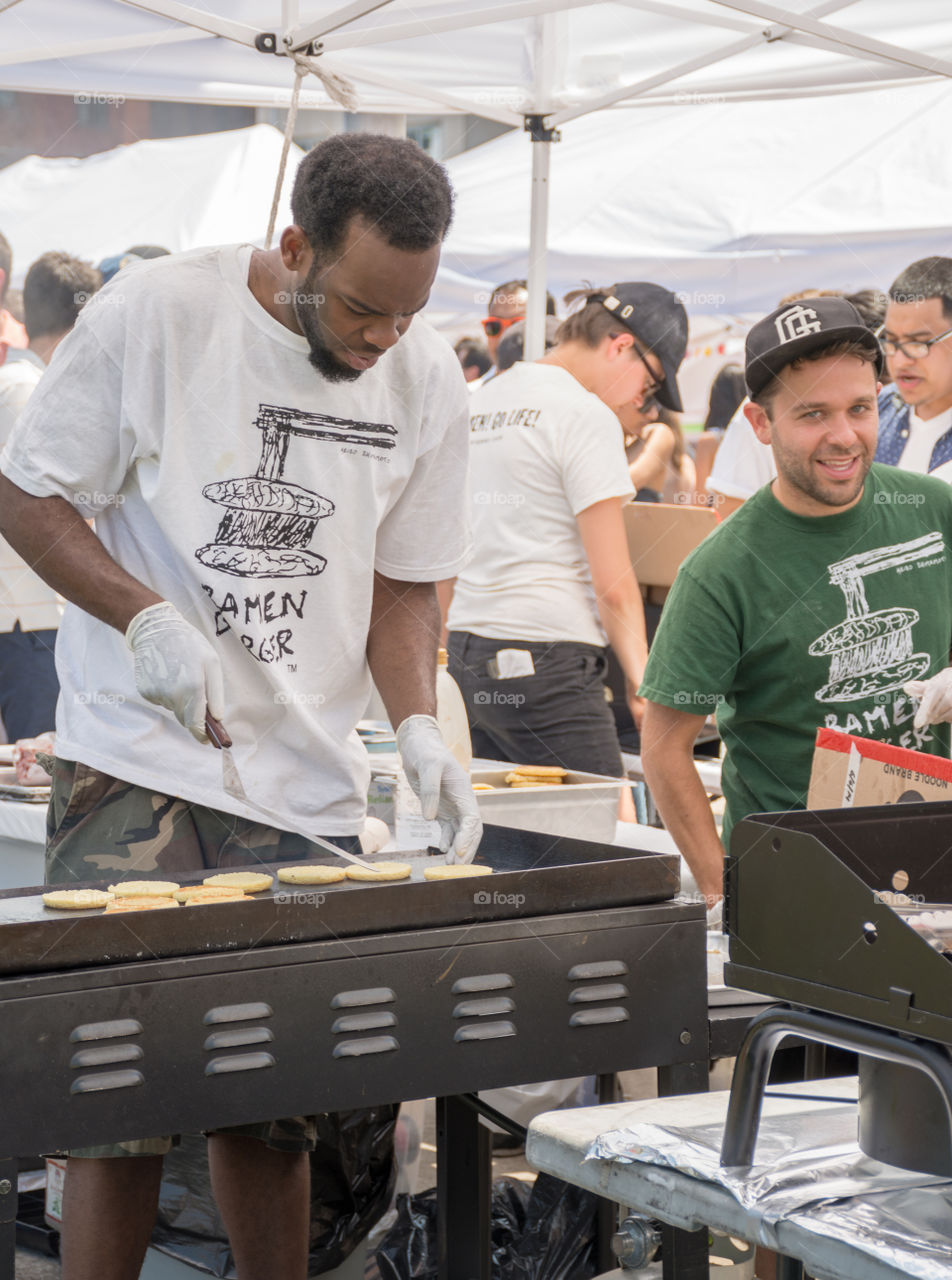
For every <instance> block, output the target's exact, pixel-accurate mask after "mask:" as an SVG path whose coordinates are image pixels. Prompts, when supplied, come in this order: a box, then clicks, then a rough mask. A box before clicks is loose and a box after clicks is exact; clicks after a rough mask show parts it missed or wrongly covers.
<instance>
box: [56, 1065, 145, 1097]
mask: <svg viewBox="0 0 952 1280" xmlns="http://www.w3.org/2000/svg"><path fill="white" fill-rule="evenodd" d="M144 1082H145V1076H144V1075H143V1074H142V1072H141V1071H97V1072H96V1074H95V1075H92V1076H77V1077H76V1079H75V1080H74V1081H73V1083H72V1084H71V1085H70V1086H69V1091H70V1093H71V1094H76V1093H104V1092H105V1091H106V1090H109V1089H131V1088H133V1087H134V1086H135V1085H138V1084H143V1083H144Z"/></svg>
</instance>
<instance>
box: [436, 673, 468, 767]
mask: <svg viewBox="0 0 952 1280" xmlns="http://www.w3.org/2000/svg"><path fill="white" fill-rule="evenodd" d="M447 661H448V659H447V654H446V650H445V649H440V650H439V652H438V654H437V657H436V720H437V723H438V724H439V726H440V732H441V733H442V734H443V741H444V742H445V743H446V745H447V746H448V747H449V749H450V751H452V753H453V755H454V756H455V757H456V759H457V760H458V761H459V762H460V764H461V765H462V766H463V768H464V769H465V770H466V771H467V772H469V766H470V765H471V764H472V762H473V744H472V741H471V740H470V736H469V718H468V716H467V715H466V703H465V702H464V701H463V695H462V694H461V693H460V689H459V685H458V684H457V683H456V681H455V680H454V679H453V677H452V676H451V675H450V673H449V671H448V670H447V665H446V664H447Z"/></svg>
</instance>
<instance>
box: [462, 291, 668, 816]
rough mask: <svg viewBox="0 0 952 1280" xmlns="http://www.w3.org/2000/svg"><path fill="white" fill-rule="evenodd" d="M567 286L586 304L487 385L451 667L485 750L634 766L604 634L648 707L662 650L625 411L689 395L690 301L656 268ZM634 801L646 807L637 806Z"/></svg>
mask: <svg viewBox="0 0 952 1280" xmlns="http://www.w3.org/2000/svg"><path fill="white" fill-rule="evenodd" d="M566 302H567V303H570V304H571V303H576V304H577V305H576V309H575V310H574V311H573V312H572V313H571V314H570V315H569V316H568V318H567V319H566V320H565V321H564V322H563V323H562V325H561V326H560V328H559V331H558V334H557V343H556V345H555V346H554V347H553V348H552V349H551V350H550V351H548V352H547V353H546V354H545V355H544V356H543V357H542V359H541V360H538V361H535V362H521V363H518V364H516V365H514V366H513V367H512V368H511V369H510V370H508V371H507V372H506V373H502V374H500V375H499V376H498V377H496V378H494V379H493V380H492V381H491V382H488V383H487V384H486V385H485V386H483V387H481V388H480V389H479V390H477V391H475V392H474V394H473V398H472V401H471V416H470V428H471V430H470V443H471V445H472V448H471V451H470V459H471V485H472V501H473V534H474V542H475V554H474V556H473V557H472V559H471V560H470V562H469V564H468V565H467V567H466V568H465V569H464V570H463V571H462V573H461V574H460V576H459V578H458V579H457V581H456V588H455V594H454V597H453V601H452V605H451V607H450V611H449V630H450V635H449V645H448V648H449V658H450V663H449V669H450V673H451V674H452V675H453V677H454V678H455V680H456V681H457V683H458V684H459V686H460V688H461V690H462V692H463V697H464V699H465V702H466V706H467V711H468V714H469V721H470V731H471V734H472V740H473V750H474V753H475V754H476V755H479V756H485V757H489V758H491V759H497V760H500V759H501V760H509V761H515V762H517V763H519V764H525V765H549V766H562V767H563V768H565V769H573V768H574V769H586V770H589V771H591V772H594V773H602V774H607V775H610V776H612V777H622V776H624V770H623V767H622V760H621V750H620V747H619V744H618V737H617V733H616V730H615V723H614V719H613V717H612V714H611V710H610V708H609V706H608V704H607V702H606V700H605V691H604V686H605V676H606V670H607V665H608V663H607V649H606V645H607V644H610V645H611V647H612V649H613V650H614V652H615V654H616V655H617V657H618V661H619V663H620V664H621V667H622V670H623V671H624V674H625V678H626V685H627V694H628V697H627V700H628V703H629V706H630V707H631V710H632V714H633V716H634V718H635V720H636V722H638V721H640V719H641V710H642V704H641V702H640V700H639V699H638V698H637V697H636V695H635V691H636V689H637V687H638V684H639V681H640V680H641V677H642V673H643V671H644V667H645V662H646V660H647V653H648V650H647V641H646V638H645V620H644V607H643V604H642V599H641V592H640V590H639V587H638V583H637V581H636V579H635V575H634V571H633V570H632V567H631V561H630V557H629V554H628V544H627V540H626V537H625V526H624V521H623V518H622V504H623V503H625V502H627V501H628V500H629V499H630V498H631V497H632V496H633V492H634V491H633V487H632V483H631V478H630V476H629V474H628V464H627V462H626V459H625V450H624V439H623V433H622V428H621V424H620V422H619V420H618V417H617V416H616V411H617V410H618V409H619V408H621V406H623V405H626V404H630V403H632V402H635V403H640V402H641V401H642V400H643V399H645V398H646V397H648V396H654V397H656V398H657V399H658V400H659V401H660V402H661V403H662V404H666V405H668V406H669V407H671V408H673V409H676V410H680V408H681V399H680V396H679V394H678V386H677V380H676V375H677V370H678V366H679V365H680V363H681V360H682V358H683V356H684V351H685V347H686V345H687V315H686V314H685V311H684V307H683V306H682V305H681V303H680V302H679V301H678V300H677V298H676V297H675V296H674V294H672V293H670V292H669V291H668V290H667V289H663V288H661V286H660V285H656V284H646V283H625V284H616V285H613V286H612V287H611V288H608V289H586V290H579V291H577V292H575V293H572V294H569V295H568V297H567V298H566ZM628 800H629V801H630V796H628ZM622 816H624V817H629V816H630V817H631V818H632V819H633V817H634V810H633V807H632V808H631V809H630V811H625V812H623V814H622Z"/></svg>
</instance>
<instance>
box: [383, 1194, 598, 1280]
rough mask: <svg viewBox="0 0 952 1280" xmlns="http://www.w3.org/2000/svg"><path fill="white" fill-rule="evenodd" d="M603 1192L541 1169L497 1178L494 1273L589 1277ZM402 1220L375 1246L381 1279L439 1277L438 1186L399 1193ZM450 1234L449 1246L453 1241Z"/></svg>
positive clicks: (556, 1279) (543, 1278) (506, 1279)
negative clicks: (532, 1176) (525, 1178)
mask: <svg viewBox="0 0 952 1280" xmlns="http://www.w3.org/2000/svg"><path fill="white" fill-rule="evenodd" d="M597 1206H598V1198H597V1196H594V1195H592V1193H591V1192H590V1191H582V1190H581V1189H580V1188H579V1187H573V1186H570V1185H569V1184H568V1183H567V1182H560V1181H559V1179H558V1178H553V1177H550V1176H549V1175H548V1174H546V1173H540V1174H539V1175H538V1177H537V1178H536V1180H535V1183H534V1184H532V1185H531V1186H530V1185H528V1184H527V1183H525V1182H520V1181H518V1180H517V1179H515V1178H500V1179H499V1180H498V1181H497V1182H494V1183H493V1197H492V1224H491V1250H492V1274H493V1280H588V1277H590V1276H594V1275H595V1273H596V1270H597V1267H596V1265H595V1260H596V1247H597V1241H596V1222H597ZM396 1212H397V1220H396V1222H395V1223H394V1224H393V1226H392V1227H391V1228H390V1230H389V1231H388V1232H387V1234H386V1236H384V1238H383V1240H382V1241H381V1242H380V1244H379V1245H378V1247H377V1249H376V1251H375V1261H376V1264H377V1271H378V1273H379V1277H380V1280H436V1276H437V1270H438V1256H437V1223H436V1217H437V1199H436V1189H435V1188H433V1187H431V1188H430V1189H429V1190H428V1191H421V1192H420V1193H419V1194H418V1195H415V1196H405V1195H401V1196H397V1205H396ZM452 1247H453V1245H452V1241H450V1248H452Z"/></svg>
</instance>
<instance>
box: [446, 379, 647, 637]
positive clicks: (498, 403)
mask: <svg viewBox="0 0 952 1280" xmlns="http://www.w3.org/2000/svg"><path fill="white" fill-rule="evenodd" d="M470 444H471V454H470V488H471V491H472V502H473V540H474V546H475V552H474V555H473V558H472V560H471V561H470V563H469V564H468V565H467V567H466V569H465V570H464V571H463V572H462V573H461V574H460V575H459V577H458V578H457V580H456V587H455V590H454V593H453V603H452V605H451V606H450V613H449V627H450V630H451V631H468V632H472V633H473V634H474V635H479V636H487V637H490V638H494V639H517V640H528V641H543V642H545V641H553V640H556V641H558V640H574V641H577V642H580V643H583V644H593V645H604V644H605V643H606V636H605V632H604V630H603V629H602V625H601V622H600V620H599V616H598V606H597V602H596V599H595V591H594V588H593V587H592V576H591V571H590V569H589V564H588V557H587V556H586V554H585V547H584V545H583V543H582V538H581V534H580V533H579V527H578V520H577V516H578V515H579V513H580V512H581V511H584V510H585V509H586V508H587V507H591V506H593V505H594V504H595V503H596V502H602V501H604V500H605V499H607V498H621V499H626V498H629V497H632V496H633V495H634V488H633V486H632V483H631V477H630V475H629V474H628V463H627V461H626V459H625V444H624V436H623V433H622V428H621V423H620V421H619V420H618V418H617V416H616V415H615V414H614V413H613V412H612V411H611V409H609V408H608V407H607V406H606V405H605V404H603V403H602V401H601V400H599V399H598V397H597V396H595V395H593V394H592V393H591V392H590V391H586V390H585V388H584V387H583V386H582V384H581V383H580V382H579V381H578V380H577V379H576V378H574V377H573V376H572V375H571V374H570V373H569V372H568V371H567V370H565V369H562V368H560V367H559V366H558V365H548V364H530V363H521V362H520V363H519V364H515V365H513V367H512V368H511V369H509V370H507V371H506V372H505V373H502V374H500V375H499V376H498V377H497V378H493V379H492V381H490V382H487V384H486V385H485V386H484V387H482V388H481V389H480V390H479V391H477V392H476V393H475V394H474V395H473V396H472V398H471V400H470Z"/></svg>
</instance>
